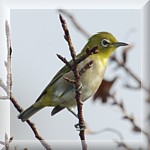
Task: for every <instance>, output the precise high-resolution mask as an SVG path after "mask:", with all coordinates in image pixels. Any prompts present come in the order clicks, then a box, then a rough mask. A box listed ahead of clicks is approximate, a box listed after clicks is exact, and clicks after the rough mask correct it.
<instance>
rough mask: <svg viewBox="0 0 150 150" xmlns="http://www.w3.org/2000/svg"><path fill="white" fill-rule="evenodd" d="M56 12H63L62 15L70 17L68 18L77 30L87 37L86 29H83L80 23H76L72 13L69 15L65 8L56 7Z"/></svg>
mask: <svg viewBox="0 0 150 150" xmlns="http://www.w3.org/2000/svg"><path fill="white" fill-rule="evenodd" d="M58 12H60V13H63V14H64V15H66V16H67V17H69V18H70V20H71V21H72V23H73V25H74V26H75V27H76V29H77V30H79V32H81V33H82V34H83V35H84V36H85V37H86V38H89V37H90V35H89V33H88V32H87V31H85V30H84V29H83V28H82V27H81V26H80V25H79V23H77V21H76V19H75V18H74V16H73V15H71V14H70V13H68V12H67V11H66V10H63V9H58Z"/></svg>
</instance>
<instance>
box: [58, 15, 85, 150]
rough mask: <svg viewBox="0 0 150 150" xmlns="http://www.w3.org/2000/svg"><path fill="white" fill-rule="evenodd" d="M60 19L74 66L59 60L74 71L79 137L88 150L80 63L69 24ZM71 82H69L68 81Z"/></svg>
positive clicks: (83, 146) (83, 147)
mask: <svg viewBox="0 0 150 150" xmlns="http://www.w3.org/2000/svg"><path fill="white" fill-rule="evenodd" d="M59 17H60V21H61V24H62V27H63V30H64V33H65V35H64V37H65V39H66V41H67V43H68V46H69V50H70V54H71V57H72V60H73V64H72V67H70V66H71V64H68V61H64V59H62V58H63V57H62V56H61V57H62V58H61V57H60V56H59V58H60V59H61V60H62V61H63V62H64V63H65V64H66V65H67V66H68V67H69V68H70V69H71V70H72V71H73V73H74V77H75V79H74V80H75V81H74V82H75V92H76V94H75V95H76V96H75V98H76V101H77V109H78V118H79V124H78V125H79V128H80V133H79V136H80V139H81V143H82V149H83V150H87V144H86V142H85V124H84V118H83V113H82V105H83V104H82V101H81V89H82V86H81V85H82V84H81V82H80V75H79V71H78V69H77V67H78V63H77V62H76V52H75V50H74V47H73V45H72V41H71V37H70V34H69V30H68V28H67V24H66V21H65V20H64V18H63V17H62V16H61V15H59ZM68 81H69V80H68Z"/></svg>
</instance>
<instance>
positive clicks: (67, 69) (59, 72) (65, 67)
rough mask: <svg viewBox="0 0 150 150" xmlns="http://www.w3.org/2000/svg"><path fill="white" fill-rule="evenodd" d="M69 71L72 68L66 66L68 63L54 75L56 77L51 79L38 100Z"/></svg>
mask: <svg viewBox="0 0 150 150" xmlns="http://www.w3.org/2000/svg"><path fill="white" fill-rule="evenodd" d="M81 55H82V54H81V53H80V54H78V55H77V58H79V57H80V56H81ZM69 63H70V64H72V63H73V61H72V60H70V61H69ZM69 71H70V68H69V67H68V66H66V65H65V66H64V67H63V68H61V69H60V70H59V71H58V72H57V74H56V75H55V76H54V78H53V79H52V80H51V82H50V83H49V84H48V85H47V87H46V88H45V89H44V90H43V92H42V93H41V95H40V96H39V97H38V99H37V100H36V102H37V101H39V100H40V99H41V97H42V96H43V95H44V94H46V92H47V89H48V88H49V87H50V86H51V85H53V84H54V83H55V82H56V81H57V80H58V79H60V78H61V77H62V76H63V75H64V74H66V73H67V72H69Z"/></svg>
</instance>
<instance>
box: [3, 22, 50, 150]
mask: <svg viewBox="0 0 150 150" xmlns="http://www.w3.org/2000/svg"><path fill="white" fill-rule="evenodd" d="M5 27H6V37H7V52H8V54H7V62H5V67H6V69H7V81H6V85H5V83H4V82H3V81H2V80H1V79H0V87H1V88H2V89H3V90H4V91H5V92H6V95H7V96H1V97H0V98H1V99H3V100H4V99H10V101H11V102H12V104H13V105H14V107H15V108H16V109H17V111H18V112H22V111H23V108H22V107H21V106H20V105H19V104H18V102H17V100H16V98H15V97H14V96H13V95H12V73H11V58H12V57H11V56H12V48H11V45H10V29H9V25H8V22H7V21H6V23H5ZM27 124H28V125H29V126H30V128H31V129H32V131H33V133H34V135H35V137H36V138H37V139H38V140H39V141H40V143H41V144H42V145H43V146H44V147H45V149H46V150H51V147H50V145H49V144H48V143H46V142H45V140H44V139H43V138H42V136H41V135H40V133H39V131H38V130H37V129H36V127H35V124H34V123H32V122H31V121H29V120H27Z"/></svg>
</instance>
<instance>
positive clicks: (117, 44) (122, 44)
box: [112, 42, 129, 47]
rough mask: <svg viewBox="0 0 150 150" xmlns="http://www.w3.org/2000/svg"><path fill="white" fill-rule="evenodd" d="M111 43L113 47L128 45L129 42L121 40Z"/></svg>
mask: <svg viewBox="0 0 150 150" xmlns="http://www.w3.org/2000/svg"><path fill="white" fill-rule="evenodd" d="M112 45H113V46H115V47H120V46H128V45H129V44H127V43H123V42H115V43H113V44H112Z"/></svg>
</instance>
